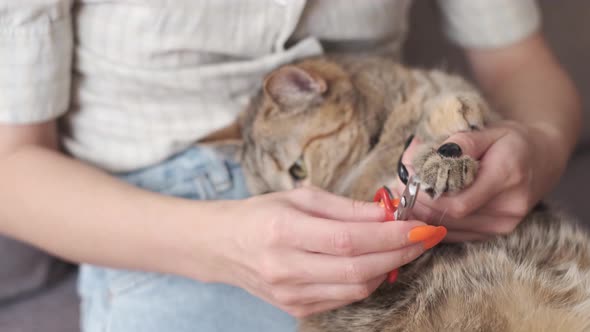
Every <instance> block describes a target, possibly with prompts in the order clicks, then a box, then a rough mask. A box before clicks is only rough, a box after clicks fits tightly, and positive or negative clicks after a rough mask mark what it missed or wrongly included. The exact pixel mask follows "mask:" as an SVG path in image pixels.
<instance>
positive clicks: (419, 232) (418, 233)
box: [408, 225, 439, 243]
mask: <svg viewBox="0 0 590 332" xmlns="http://www.w3.org/2000/svg"><path fill="white" fill-rule="evenodd" d="M437 232H439V231H438V230H437V228H436V227H435V226H430V225H426V226H418V227H414V228H412V230H410V232H409V233H408V239H409V240H410V242H412V243H417V242H422V241H426V240H428V239H430V238H432V237H433V236H435V235H436V233H437Z"/></svg>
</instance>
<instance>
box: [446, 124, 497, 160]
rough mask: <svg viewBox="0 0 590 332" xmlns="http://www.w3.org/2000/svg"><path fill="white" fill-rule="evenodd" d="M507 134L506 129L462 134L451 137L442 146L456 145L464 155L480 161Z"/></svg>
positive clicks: (488, 129)
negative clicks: (447, 144)
mask: <svg viewBox="0 0 590 332" xmlns="http://www.w3.org/2000/svg"><path fill="white" fill-rule="evenodd" d="M506 134H508V132H507V130H506V129H505V128H487V129H484V130H481V131H471V132H461V133H457V134H454V135H452V136H451V137H449V138H448V139H447V140H446V141H444V142H443V143H442V144H441V146H442V145H445V144H446V143H455V144H457V145H459V146H460V147H461V150H462V151H463V155H468V156H471V157H472V158H473V159H476V160H478V159H481V157H482V156H483V155H484V154H485V153H486V151H487V150H488V149H489V148H490V147H491V146H492V145H493V144H494V143H496V142H497V141H498V140H500V139H502V137H504V136H505V135H506Z"/></svg>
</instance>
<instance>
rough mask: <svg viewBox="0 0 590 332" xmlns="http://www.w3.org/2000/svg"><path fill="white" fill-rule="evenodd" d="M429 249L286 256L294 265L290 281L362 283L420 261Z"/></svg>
mask: <svg viewBox="0 0 590 332" xmlns="http://www.w3.org/2000/svg"><path fill="white" fill-rule="evenodd" d="M424 251H425V249H424V246H423V245H422V244H414V245H411V246H409V247H406V248H403V249H399V250H394V251H389V252H380V253H372V254H366V255H361V256H354V257H341V256H330V255H324V254H311V253H305V252H303V253H302V252H297V253H293V254H292V255H293V256H291V257H285V259H289V260H290V261H291V262H293V263H292V264H291V266H290V271H289V275H290V278H294V279H297V280H300V281H305V280H308V281H312V280H313V282H317V283H337V284H358V283H364V282H367V281H368V280H373V279H375V278H378V277H380V276H383V275H385V274H387V273H389V272H390V271H392V270H395V269H397V268H399V267H400V266H403V265H405V264H407V263H409V262H411V261H413V260H414V259H416V258H418V257H419V256H420V255H422V253H424Z"/></svg>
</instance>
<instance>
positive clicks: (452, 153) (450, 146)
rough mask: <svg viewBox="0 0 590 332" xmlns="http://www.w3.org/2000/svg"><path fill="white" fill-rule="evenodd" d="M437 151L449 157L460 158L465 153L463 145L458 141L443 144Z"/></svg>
mask: <svg viewBox="0 0 590 332" xmlns="http://www.w3.org/2000/svg"><path fill="white" fill-rule="evenodd" d="M437 152H438V154H440V155H441V156H443V157H449V158H459V157H461V155H462V154H463V151H462V150H461V147H460V146H459V145H458V144H456V143H447V144H443V145H442V146H441V147H440V148H438V151H437Z"/></svg>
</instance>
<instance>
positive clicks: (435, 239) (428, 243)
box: [423, 226, 447, 250]
mask: <svg viewBox="0 0 590 332" xmlns="http://www.w3.org/2000/svg"><path fill="white" fill-rule="evenodd" d="M436 229H437V231H436V233H435V234H434V236H432V237H431V238H429V239H427V240H425V241H424V242H423V244H424V249H427V250H428V249H430V248H432V247H434V246H435V245H437V244H439V243H440V241H442V240H443V239H444V238H445V236H447V229H446V228H445V227H443V226H438V227H437V228H436Z"/></svg>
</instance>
